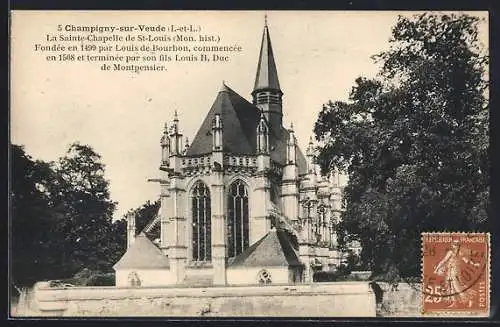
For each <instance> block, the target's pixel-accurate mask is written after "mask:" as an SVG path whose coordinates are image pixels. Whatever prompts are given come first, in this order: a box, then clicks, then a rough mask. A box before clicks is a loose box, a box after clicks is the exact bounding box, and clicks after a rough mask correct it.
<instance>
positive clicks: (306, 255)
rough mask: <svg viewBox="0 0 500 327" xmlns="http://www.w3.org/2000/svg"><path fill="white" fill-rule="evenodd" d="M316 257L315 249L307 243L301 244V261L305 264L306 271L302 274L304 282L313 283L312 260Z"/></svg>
mask: <svg viewBox="0 0 500 327" xmlns="http://www.w3.org/2000/svg"><path fill="white" fill-rule="evenodd" d="M313 257H314V253H313V249H312V248H311V246H309V244H308V243H306V242H303V243H302V242H301V243H300V244H299V259H300V261H301V262H302V263H303V264H304V271H303V273H302V282H304V283H312V281H313V271H312V267H311V260H312V258H313Z"/></svg>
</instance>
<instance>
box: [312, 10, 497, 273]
mask: <svg viewBox="0 0 500 327" xmlns="http://www.w3.org/2000/svg"><path fill="white" fill-rule="evenodd" d="M479 23H480V20H479V19H478V18H477V17H471V16H467V15H436V14H433V15H429V14H421V15H416V16H414V17H412V18H407V17H401V16H400V17H399V18H398V21H397V23H396V25H395V26H394V27H393V29H392V37H391V39H390V48H389V49H388V50H387V51H384V52H382V53H380V54H378V55H376V56H374V59H375V60H377V61H379V62H380V63H381V64H382V68H381V71H380V74H379V75H378V76H377V78H375V79H366V78H358V79H357V80H356V81H355V86H354V87H353V89H352V92H351V94H350V97H349V101H348V102H340V101H337V102H332V101H330V102H328V103H327V104H325V105H324V106H323V110H322V111H321V112H320V114H319V117H318V120H317V122H316V124H315V130H314V131H315V135H316V138H317V140H318V141H320V146H319V147H318V150H319V151H318V152H319V154H318V162H319V164H320V165H321V168H322V171H323V172H324V173H326V172H328V171H331V170H333V169H339V170H342V171H344V172H346V173H347V174H348V177H349V182H348V184H347V186H346V188H345V190H344V204H343V205H344V208H345V211H344V213H343V215H342V220H343V222H342V223H341V224H340V228H341V229H342V230H343V233H340V234H341V235H347V237H351V238H352V237H355V238H357V239H359V240H360V242H361V245H362V247H363V251H362V260H363V261H364V264H368V265H369V266H370V267H371V269H373V270H374V272H375V273H379V274H383V273H385V272H387V271H394V269H396V270H397V271H398V272H399V274H401V275H412V276H417V275H419V271H420V233H421V232H422V231H434V230H438V231H441V230H458V231H467V230H481V229H482V228H485V224H486V221H487V216H488V198H489V188H488V185H489V168H488V167H489V162H488V128H487V126H488V111H487V99H486V97H487V77H486V71H487V69H486V67H487V64H488V60H487V57H486V56H485V55H484V54H483V50H482V48H481V45H480V42H479V40H478V24H479ZM343 241H344V243H345V242H346V241H347V240H343Z"/></svg>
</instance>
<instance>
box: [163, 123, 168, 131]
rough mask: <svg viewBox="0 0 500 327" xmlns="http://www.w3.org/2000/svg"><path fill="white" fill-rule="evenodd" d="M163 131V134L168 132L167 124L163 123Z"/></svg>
mask: <svg viewBox="0 0 500 327" xmlns="http://www.w3.org/2000/svg"><path fill="white" fill-rule="evenodd" d="M163 130H164V131H165V133H166V132H167V131H168V124H167V123H165V125H163Z"/></svg>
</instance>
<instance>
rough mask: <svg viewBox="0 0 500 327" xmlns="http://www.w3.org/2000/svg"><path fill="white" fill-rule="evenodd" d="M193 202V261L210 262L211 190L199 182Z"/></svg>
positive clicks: (192, 195) (194, 191) (192, 198)
mask: <svg viewBox="0 0 500 327" xmlns="http://www.w3.org/2000/svg"><path fill="white" fill-rule="evenodd" d="M191 201H192V218H193V221H192V223H193V230H192V243H191V244H192V259H193V260H194V261H210V260H211V257H212V253H211V252H212V251H211V250H212V243H211V233H212V231H211V212H210V190H209V189H208V187H207V186H206V185H205V184H204V183H202V182H197V183H196V185H195V186H194V187H193V191H192V194H191Z"/></svg>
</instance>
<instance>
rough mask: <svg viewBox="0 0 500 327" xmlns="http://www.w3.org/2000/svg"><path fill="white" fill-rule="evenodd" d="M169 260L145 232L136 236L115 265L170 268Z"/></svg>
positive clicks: (134, 267)
mask: <svg viewBox="0 0 500 327" xmlns="http://www.w3.org/2000/svg"><path fill="white" fill-rule="evenodd" d="M169 267H170V265H169V262H168V259H167V257H166V256H164V255H163V254H162V253H161V250H160V249H159V248H158V247H157V246H156V245H154V244H153V242H151V241H150V240H149V239H148V238H147V236H146V235H145V234H144V233H141V234H139V235H137V236H136V238H135V242H134V243H133V244H132V245H131V246H130V248H129V249H128V250H127V252H125V254H124V255H123V256H122V257H121V258H120V260H118V262H117V263H116V264H115V265H114V266H113V268H114V269H115V270H117V269H160V268H169Z"/></svg>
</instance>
